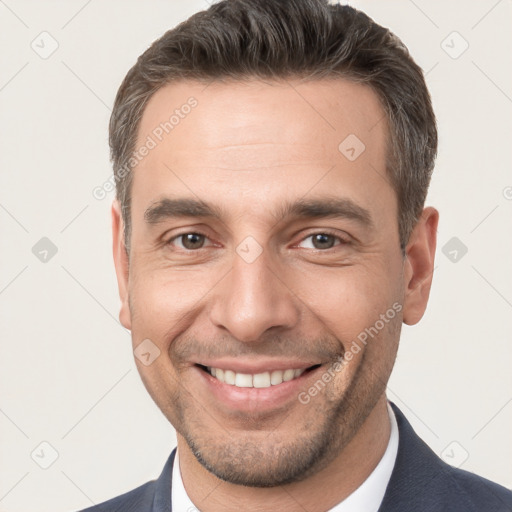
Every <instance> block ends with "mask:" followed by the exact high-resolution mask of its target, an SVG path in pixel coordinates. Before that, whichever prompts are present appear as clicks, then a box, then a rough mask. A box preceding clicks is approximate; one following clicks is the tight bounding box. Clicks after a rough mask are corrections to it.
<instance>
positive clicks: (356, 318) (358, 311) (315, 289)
mask: <svg viewBox="0 0 512 512" xmlns="http://www.w3.org/2000/svg"><path fill="white" fill-rule="evenodd" d="M390 274H391V272H390V271H371V270H369V269H365V268H362V267H357V266H352V267H344V268H338V269H319V270H318V271H313V272H311V273H300V274H298V275H297V276H295V284H294V288H293V289H294V291H296V293H297V295H298V296H299V297H300V298H301V299H302V301H303V303H304V304H305V305H306V307H307V308H308V310H309V313H312V314H313V316H314V321H315V320H316V321H318V322H320V323H321V324H322V326H323V328H324V329H327V330H328V331H330V332H331V333H332V334H333V335H334V336H335V337H336V338H338V339H339V340H341V341H342V342H343V343H344V344H345V343H346V342H350V341H351V340H354V339H356V338H357V336H358V335H359V334H360V333H361V332H364V330H365V329H367V328H368V327H370V326H372V325H374V324H375V322H376V321H378V320H379V318H380V315H381V314H385V313H386V312H387V311H388V310H389V309H390V308H392V305H393V303H394V302H396V301H397V300H398V299H399V294H398V293H397V286H396V283H394V282H393V281H392V277H391V276H390ZM395 277H396V276H395Z"/></svg>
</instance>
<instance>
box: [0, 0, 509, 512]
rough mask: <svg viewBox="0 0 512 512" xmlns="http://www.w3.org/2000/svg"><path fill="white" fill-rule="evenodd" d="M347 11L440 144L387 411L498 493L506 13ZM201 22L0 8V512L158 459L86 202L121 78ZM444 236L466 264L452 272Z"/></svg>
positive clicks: (98, 6) (68, 499)
mask: <svg viewBox="0 0 512 512" xmlns="http://www.w3.org/2000/svg"><path fill="white" fill-rule="evenodd" d="M351 3H353V5H355V6H359V7H361V8H363V9H364V10H365V11H366V12H367V13H368V14H369V15H370V16H372V17H374V18H375V20H376V21H377V22H378V23H380V24H382V25H385V26H388V27H390V28H391V29H392V30H393V31H395V32H396V33H397V35H398V36H399V37H401V38H402V40H403V41H404V42H405V43H406V44H407V45H408V47H409V49H410V51H411V53H412V55H413V56H414V57H415V59H416V60H417V62H418V63H419V64H420V65H421V66H422V67H423V69H424V70H425V71H426V72H427V81H428V85H429V87H430V90H431V92H432V96H433V101H434V107H435V110H436V113H437V117H438V122H439V129H440V137H441V142H440V153H439V158H438V163H437V167H436V171H435V176H434V180H433V184H432V188H431V192H430V196H429V200H428V203H429V204H432V205H435V206H437V207H438V208H439V210H440V212H441V225H440V229H439V249H438V254H437V266H436V275H435V278H434V286H433V290H432V297H431V303H430V307H429V309H428V312H427V314H426V316H425V318H424V320H423V321H422V322H421V324H420V325H418V326H416V327H413V328H405V330H404V333H403V338H402V346H401V349H400V353H399V358H398V362H397V366H396V368H395V371H394V374H393V376H392V379H391V382H390V385H389V396H390V398H391V399H392V400H394V401H395V402H396V403H397V404H398V405H399V406H400V407H401V408H402V410H403V411H404V412H405V413H406V415H407V416H408V418H409V419H410V421H411V422H412V423H413V426H414V427H415V428H416V429H417V431H418V433H419V434H420V435H421V436H422V437H423V438H424V439H425V441H426V442H427V443H428V444H429V445H430V446H431V447H432V448H433V449H434V450H435V451H436V452H437V453H439V454H443V457H445V458H446V460H449V461H450V462H452V463H453V464H457V465H460V464H462V466H461V467H463V468H464V469H467V470H470V471H474V472H477V473H479V474H482V475H484V476H486V477H488V478H490V479H492V480H495V481H497V482H499V483H501V484H503V485H506V486H508V487H512V474H511V472H510V460H512V436H510V432H511V431H512V372H511V371H510V363H511V360H512V343H511V332H512V314H511V313H512V280H511V274H512V271H511V265H510V262H511V261H512V237H511V232H512V231H511V224H512V223H511V219H512V173H511V163H512V162H511V160H512V156H511V152H510V141H511V131H512V130H511V126H512V116H511V113H512V89H511V83H512V69H511V65H510V50H511V47H512V35H511V31H510V30H509V23H510V19H511V15H512V2H511V1H510V0H501V1H496V0H479V1H472V2H468V1H454V0H451V1H444V0H443V1H441V0H436V1H426V0H415V1H412V0H400V1H376V0H375V1H359V2H351ZM205 7H207V3H206V1H205V0H194V1H191V0H187V1H170V0H167V1H160V0H151V1H144V2H142V1H139V2H136V1H133V0H132V1H126V0H123V1H121V0H116V1H99V0H90V1H85V0H72V1H70V0H68V1H44V2H43V1H35V0H34V1H28V0H0V48H1V49H2V50H1V59H2V61H1V62H2V65H1V67H0V108H1V122H0V130H1V133H0V144H1V151H0V169H1V178H0V225H1V237H0V254H1V260H0V261H1V265H0V320H1V332H0V335H1V338H0V339H1V344H2V352H1V354H2V356H1V358H0V443H1V445H0V511H9V512H18V511H29V510H30V511H31V512H43V511H48V512H49V511H51V512H59V511H66V510H73V509H78V508H82V507H85V506H88V505H90V504H91V503H98V502H100V501H102V500H104V499H106V498H109V497H112V496H114V495H117V494H119V493H121V492H124V491H126V490H128V489H131V488H133V487H135V486H137V485H139V484H141V483H143V482H145V481H147V480H148V479H150V478H154V477H156V476H157V475H158V474H159V472H160V470H161V468H162V466H163V464H164V461H165V460H166V458H167V456H168V454H169V452H170V451H171V449H172V447H173V446H174V443H175V438H174V433H173V430H172V427H170V425H169V424H168V423H167V421H166V420H165V419H164V417H163V416H162V415H161V413H160V412H159V410H158V409H157V408H156V406H155V405H154V404H153V403H152V401H151V399H150V398H149V396H148V395H147V394H146V391H145V389H144V388H143V386H142V384H141V382H140V379H139V376H138V374H137V371H136V369H135V364H134V362H133V356H132V353H131V349H130V339H129V333H128V332H127V331H126V330H125V329H124V328H123V327H122V326H121V325H120V324H119V322H118V319H117V315H118V308H119V304H118V297H117V287H116V281H115V276H114V268H113V264H112V258H111V238H110V226H109V206H110V203H111V200H112V198H113V194H112V193H110V194H108V196H107V198H105V199H103V200H97V199H95V198H94V197H93V195H92V191H93V189H94V188H95V187H96V186H98V185H101V184H102V183H103V182H104V181H105V180H107V179H108V178H109V176H110V175H111V170H110V165H109V161H108V148H107V123H108V118H109V114H110V106H111V105H112V102H113V99H114V95H115V93H116V90H117V87H118V86H119V84H120V82H121V80H122V78H123V77H124V75H125V73H126V72H127V70H128V69H129V67H130V66H131V65H132V63H133V62H134V61H135V59H136V57H137V56H138V55H139V54H140V53H141V52H142V51H143V50H144V49H145V48H146V47H147V46H148V45H149V43H150V42H151V41H153V40H154V39H155V38H156V37H158V36H159V35H161V34H162V33H163V32H164V31H165V30H166V29H168V28H170V27H172V26H174V25H175V24H176V23H177V22H179V21H181V20H183V19H185V18H186V17H188V16H189V15H190V14H192V13H193V12H195V11H197V10H201V9H203V8H205ZM43 31H47V32H48V33H49V34H50V36H48V35H43V36H40V34H41V32H43ZM454 31H456V32H458V33H459V34H460V37H459V36H458V35H456V34H453V32H454ZM41 38H45V39H41ZM32 41H34V43H33V45H34V46H35V48H36V49H37V51H38V52H39V54H38V53H36V51H34V49H33V48H32V47H31V42H32ZM54 41H57V43H58V48H57V49H56V51H55V52H54V53H53V54H52V55H50V56H47V55H45V56H47V57H48V58H46V59H43V58H41V57H40V54H41V53H44V51H46V52H49V51H50V50H51V49H52V44H53V45H55V44H56V43H55V42H54ZM443 41H445V42H444V43H443ZM464 41H467V44H469V47H468V48H467V50H466V51H465V52H464V53H462V54H461V55H460V56H458V58H453V57H454V56H456V55H457V54H458V53H460V52H461V50H463V49H464V47H465V44H466V43H465V42H464ZM447 52H448V53H447ZM42 237H47V238H48V239H50V240H51V241H52V243H53V244H54V245H55V246H56V248H57V250H58V252H57V253H56V254H55V255H54V256H53V257H51V252H50V253H48V255H47V259H48V261H47V262H42V261H40V259H38V258H37V257H36V255H34V253H33V252H32V248H33V247H34V245H35V244H36V243H37V242H38V241H39V240H40V239H41V238H42ZM453 237H457V239H458V240H459V242H457V241H456V242H453V241H452V242H451V243H452V244H453V243H458V244H459V246H460V243H463V244H464V246H466V247H467V249H468V251H467V254H465V255H464V256H461V254H462V253H461V251H460V247H459V248H458V249H457V248H455V250H458V253H457V261H455V262H454V261H451V258H452V259H453V257H454V253H453V250H454V247H455V246H451V245H448V246H446V244H447V243H448V242H449V240H451V239H452V238H453ZM40 243H43V244H44V242H40ZM445 246H446V249H445V252H446V254H447V255H445V254H444V253H443V247H445ZM37 247H39V246H37ZM39 249H40V248H39ZM40 250H41V249H40ZM42 250H44V248H43V249H42ZM35 252H36V253H37V251H35ZM450 252H451V253H452V254H451V255H450ZM40 257H42V255H40ZM43 441H45V442H47V443H49V444H50V445H51V447H53V448H51V447H49V446H48V445H42V446H41V444H40V443H41V442H43ZM52 450H55V454H58V458H57V459H56V460H55V462H54V463H53V464H52V465H51V466H50V467H48V469H42V468H41V467H40V466H41V465H47V464H49V463H50V462H52V454H53V451H52ZM31 453H32V454H33V456H32V457H31Z"/></svg>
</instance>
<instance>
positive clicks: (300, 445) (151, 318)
mask: <svg viewBox="0 0 512 512" xmlns="http://www.w3.org/2000/svg"><path fill="white" fill-rule="evenodd" d="M110 144H111V149H112V159H113V163H114V170H115V175H116V181H117V200H116V201H115V202H114V205H113V208H112V220H113V237H114V260H115V266H116V273H117V278H118V284H119V293H120V297H121V302H122V305H121V312H120V319H121V322H122V324H123V325H124V326H125V327H126V328H128V329H130V330H131V332H132V340H133V346H134V351H135V355H136V356H137V359H136V360H137V365H138V368H139V371H140V374H141V377H142V380H143V382H144V384H145V386H146V388H147V389H148V391H149V393H150V395H151V396H152V398H153V399H154V401H155V402H156V404H157V405H158V406H159V408H160V409H161V410H162V412H163V414H164V415H165V416H166V417H167V418H168V420H169V421H170V422H171V423H172V425H173V426H174V427H175V429H176V432H177V439H178V447H177V450H175V451H173V452H172V453H171V455H170V457H169V460H168V462H167V464H166V466H165V468H164V470H163V472H162V474H161V476H160V477H159V478H158V480H156V481H154V482H149V483H147V484H145V485H143V486H141V487H139V488H137V489H135V490H134V491H131V492H129V493H127V494H125V495H123V496H120V497H118V498H114V499H113V500H110V501H108V502H106V503H104V504H102V505H98V506H96V507H92V508H91V509H88V510H91V511H114V510H116V511H117V510H119V511H121V510H122V511H125V510H126V511H127V510H133V511H151V512H164V511H170V510H173V511H175V512H180V511H192V510H201V511H204V512H210V511H212V512H213V511H234V510H237V511H239V510H243V511H274V510H286V511H304V510H306V511H318V512H321V511H322V512H323V511H327V510H332V511H337V512H354V511H364V512H376V511H381V512H382V511H404V512H405V511H407V512H411V511H414V512H416V511H432V512H433V511H450V512H453V511H486V512H487V511H508V510H512V493H511V492H509V491H508V490H506V489H505V488H503V487H500V486H498V485H496V484H494V483H492V482H489V481H487V480H485V479H483V478H480V477H477V476H475V475H472V474H470V473H467V472H464V471H461V470H456V469H453V468H451V467H450V466H447V465H446V464H444V463H443V462H442V461H441V460H440V459H439V458H438V457H437V456H436V455H435V454H434V453H433V452H432V451H431V450H430V449H429V448H428V447H427V446H426V445H425V444H424V443H423V442H422V441H421V440H420V439H419V438H418V437H417V436H416V434H415V433H414V431H413V430H412V428H411V426H410V425H409V423H408V422H407V420H406V419H405V418H404V416H403V415H402V413H401V412H400V411H399V410H398V408H397V407H396V406H394V405H390V404H389V403H388V401H387V399H386V394H385V390H386V384H387V382H388V379H389V376H390V373H391V370H392V367H393V364H394V361H395V356H396V352H397V349H398V342H399V337H400V330H401V324H402V322H405V323H406V324H409V325H412V324H415V323H417V322H418V321H419V320H420V319H421V317H422V315H423V313H424V311H425V308H426V305H427V300H428V295H429V290H430V285H431V281H432V272H433V266H434V253H435V246H436V227H437V223H438V212H437V211H436V210H435V209H434V208H430V207H429V208H425V207H424V202H425V197H426V194H427V189H428V185H429V181H430V175H431V172H432V169H433V166H434V159H435V155H436V150H437V132H436V125H435V117H434V114H433V111H432V106H431V101H430V96H429V94H428V91H427V89H426V85H425V81H424V78H423V74H422V71H421V69H420V68H419V67H418V66H417V65H416V64H415V63H414V62H413V60H412V59H411V57H410V56H409V54H408V52H407V50H406V48H405V47H404V46H403V44H402V43H401V42H400V41H399V40H398V39H397V38H396V37H395V36H394V35H393V34H391V33H390V32H389V31H388V30H386V29H385V28H383V27H380V26H379V25H377V24H375V23H374V22H373V21H372V20H371V19H369V18H368V17H367V16H366V15H365V14H363V13H361V12H359V11H356V10H355V9H353V8H351V7H348V6H340V5H329V4H328V3H327V2H326V1H323V0H301V1H300V2H298V1H292V0H257V1H255V0H227V1H222V2H219V3H216V4H213V5H212V6H211V7H210V8H209V9H208V10H207V11H205V12H201V13H198V14H196V15H195V16H192V17H191V18H190V19H189V20H187V21H186V22H185V23H183V24H181V25H179V26H178V27H177V28H175V29H174V30H171V31H169V32H168V33H166V34H165V35H164V36H163V37H162V38H160V39H159V40H158V41H156V42H155V43H154V44H153V45H152V46H151V47H150V48H149V49H148V50H147V51H146V52H145V53H144V54H143V55H142V56H141V57H140V58H139V60H138V61H137V63H136V64H135V66H134V67H133V68H132V69H131V70H130V72H129V73H128V75H127V76H126V78H125V80H124V82H123V84H122V85H121V88H120V90H119V92H118V95H117V98H116V102H115V106H114V110H113V113H112V119H111V125H110Z"/></svg>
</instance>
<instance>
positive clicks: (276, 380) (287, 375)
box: [196, 364, 321, 388]
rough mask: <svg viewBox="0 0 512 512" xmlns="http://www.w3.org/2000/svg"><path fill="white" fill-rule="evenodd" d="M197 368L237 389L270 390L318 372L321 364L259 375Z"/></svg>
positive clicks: (264, 372) (202, 367)
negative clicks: (304, 375)
mask: <svg viewBox="0 0 512 512" xmlns="http://www.w3.org/2000/svg"><path fill="white" fill-rule="evenodd" d="M196 366H197V367H198V368H199V369H201V370H202V371H203V372H205V373H207V374H209V375H211V376H212V377H213V378H214V379H215V380H217V381H219V382H221V383H223V384H227V385H229V386H234V387H237V388H270V387H274V386H279V385H281V384H283V383H285V382H290V381H293V380H297V379H299V378H300V377H301V376H302V375H303V374H306V373H309V372H312V371H314V370H316V369H317V368H319V367H320V366H321V364H314V365H312V366H310V367H308V368H288V369H285V370H268V371H263V372H258V373H240V372H237V371H235V370H231V369H223V368H215V367H211V366H204V365H201V364H196Z"/></svg>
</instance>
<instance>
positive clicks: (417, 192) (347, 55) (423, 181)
mask: <svg viewBox="0 0 512 512" xmlns="http://www.w3.org/2000/svg"><path fill="white" fill-rule="evenodd" d="M336 77H342V78H346V79H349V80H353V81H356V82H359V83H363V84H366V85H368V86H369V87H371V88H372V89H373V91H374V92H375V93H376V94H377V95H378V97H379V99H380V101H381V103H382V106H383V108H384V110H385V113H386V117H387V121H388V126H389V132H390V133H389V141H388V151H387V153H388V154H387V161H386V169H387V174H388V178H389V180H390V182H391V184H392V186H393V187H394V189H395V191H396V194H397V199H398V228H399V234H400V244H401V247H402V250H403V249H404V248H405V246H406V244H407V241H408V240H409V236H410V233H411V230H412V229H413V227H414V225H415V224H416V222H417V220H418V218H419V215H420V214H421V211H422V209H423V206H424V203H425V198H426V195H427V190H428V186H429V183H430V177H431V174H432V170H433V168H434V161H435V157H436V153H437V128H436V120H435V116H434V112H433V109H432V104H431V100H430V95H429V92H428V90H427V86H426V84H425V79H424V76H423V72H422V70H421V68H420V67H419V66H418V65H417V64H416V63H415V62H414V61H413V59H412V58H411V56H410V55H409V52H408V50H407V48H406V47H405V45H404V44H403V43H402V42H401V41H400V40H399V39H398V38H397V37H396V36H395V35H394V34H393V33H391V32H390V31H389V30H388V29H386V28H384V27H382V26H380V25H378V24H376V23H375V22H374V21H373V20H372V19H371V18H369V17H368V16H367V15H366V14H364V13H363V12H361V11H358V10H356V9H354V8H353V7H349V6H347V5H336V4H334V5H332V4H329V3H328V2H327V0H300V1H297V0H223V1H220V2H218V3H214V4H213V5H211V6H210V7H209V8H208V9H207V10H205V11H202V12H199V13H197V14H195V15H193V16H191V17H190V18H189V19H188V20H186V21H185V22H183V23H181V24H180V25H178V26H177V27H176V28H174V29H172V30H169V31H168V32H166V33H165V34H164V35H163V36H162V37H160V38H159V39H158V40H156V41H155V42H154V43H153V44H152V45H151V46H150V47H149V48H148V49H147V50H146V51H145V52H144V53H143V54H142V55H141V56H140V57H139V58H138V60H137V62H136V64H135V65H134V66H133V67H132V68H131V69H130V71H129V72H128V74H127V75H126V77H125V79H124V81H123V83H122V84H121V87H120V88H119V91H118V93H117V96H116V100H115V104H114V108H113V111H112V116H111V119H110V129H109V132H110V133H109V141H110V149H111V158H112V162H113V166H114V176H115V180H116V189H117V198H118V199H119V201H120V203H121V207H122V214H123V221H124V225H125V233H124V235H125V244H126V247H127V250H128V249H129V237H130V197H131V182H132V173H131V172H126V169H127V164H128V161H129V160H130V157H131V155H132V153H133V152H134V150H135V144H136V141H137V132H138V128H139V124H140V120H141V117H142V114H143V111H144V108H145V106H146V104H147V102H148V101H149V99H150V98H151V97H152V95H153V94H154V93H155V92H156V91H157V90H158V89H160V88H161V87H163V86H164V85H167V84H169V83H171V82H173V81H177V80H196V81H200V82H211V81H212V80H223V79H234V80H245V79H251V78H261V79H275V80H279V79H281V80H283V79H288V78H301V79H322V78H336Z"/></svg>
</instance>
